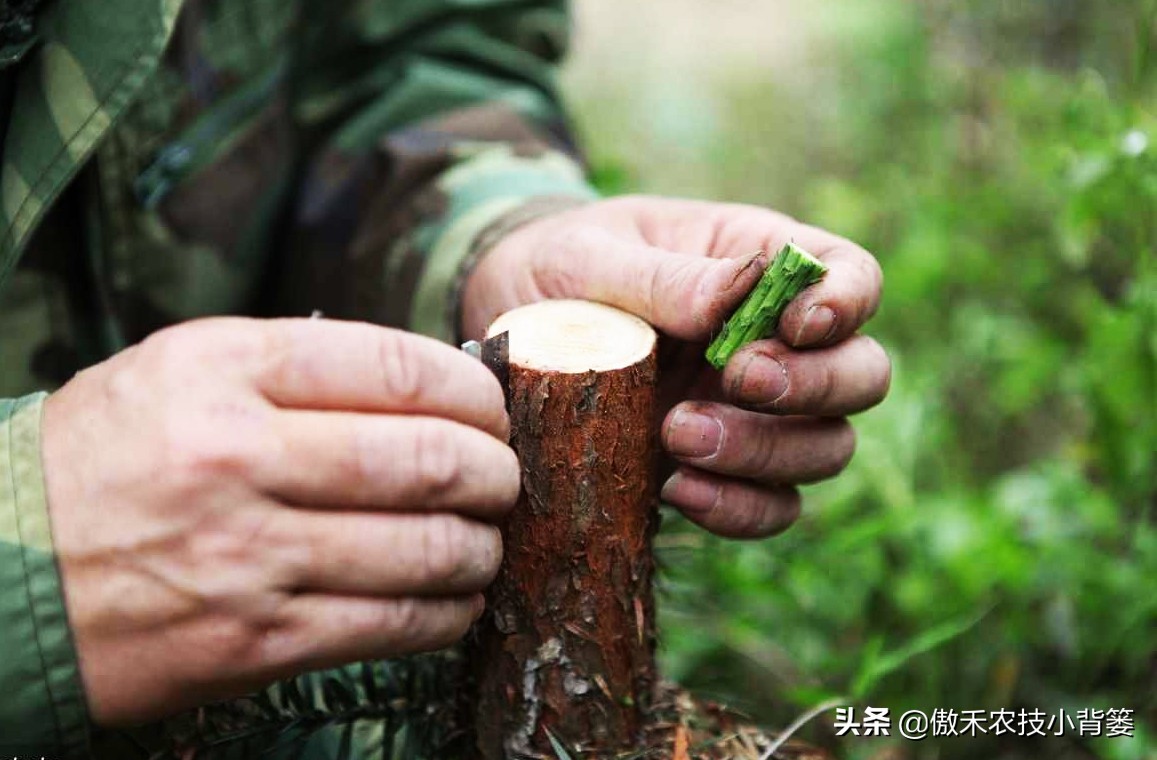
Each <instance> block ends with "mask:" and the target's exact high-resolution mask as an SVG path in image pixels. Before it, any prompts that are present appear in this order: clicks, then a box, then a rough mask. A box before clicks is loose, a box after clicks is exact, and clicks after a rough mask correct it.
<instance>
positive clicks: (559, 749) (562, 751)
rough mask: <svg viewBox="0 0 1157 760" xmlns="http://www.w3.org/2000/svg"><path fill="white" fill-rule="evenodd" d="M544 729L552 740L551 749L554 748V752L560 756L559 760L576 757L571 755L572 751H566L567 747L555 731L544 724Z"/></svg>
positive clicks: (570, 759)
mask: <svg viewBox="0 0 1157 760" xmlns="http://www.w3.org/2000/svg"><path fill="white" fill-rule="evenodd" d="M542 730H543V731H545V732H546V738H547V739H548V740H549V741H550V746H551V749H553V750H554V754H555V755H557V756H558V760H574V758H572V757H571V756H570V753H569V752H567V751H566V747H564V746H562V742H560V741H559V740H558V737H556V736H555V735H554V732H552V731H551V730H550V729H549V728H548V727H546V726H543V727H542Z"/></svg>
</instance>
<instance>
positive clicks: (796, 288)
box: [707, 243, 828, 369]
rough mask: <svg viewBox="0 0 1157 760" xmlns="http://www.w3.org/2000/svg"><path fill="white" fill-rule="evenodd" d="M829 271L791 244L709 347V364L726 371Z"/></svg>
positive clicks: (773, 327)
mask: <svg viewBox="0 0 1157 760" xmlns="http://www.w3.org/2000/svg"><path fill="white" fill-rule="evenodd" d="M827 271H828V268H827V267H826V266H824V265H823V264H822V263H821V262H820V261H819V260H818V259H816V258H815V257H814V256H812V255H811V254H810V253H808V252H807V251H805V250H804V249H802V248H800V247H799V246H797V245H795V244H794V243H788V244H787V245H785V246H784V247H783V249H782V250H781V251H780V252H779V253H778V254H777V255H776V257H775V259H774V260H773V261H772V262H771V264H769V265H768V267H767V269H765V270H764V271H763V276H762V277H760V278H759V282H758V283H756V285H755V288H753V289H752V291H751V293H749V294H748V296H747V298H745V299H744V301H743V303H742V304H740V305H739V308H738V309H737V310H736V311H735V313H734V314H732V315H731V318H730V319H728V320H727V322H726V324H724V325H723V331H722V332H721V333H719V335H717V336H716V337H715V340H713V341H711V345H710V346H708V347H707V361H709V362H711V366H713V367H715V368H716V369H723V367H724V366H725V365H726V364H727V360H728V359H730V358H731V357H732V355H733V354H734V353H735V352H736V351H738V350H739V349H741V348H743V347H744V346H746V345H747V344H748V343H751V342H752V341H756V340H760V339H762V338H766V337H767V336H769V335H771V334H772V333H774V332H775V328H776V326H777V325H778V324H779V317H780V315H781V314H783V310H784V309H786V308H787V305H788V304H789V303H791V300H792V299H793V298H795V297H796V296H797V295H799V294H800V291H802V290H803V289H804V288H806V287H808V286H809V285H813V284H814V283H816V282H819V281H820V279H821V278H822V277H823V276H824V274H826V273H827Z"/></svg>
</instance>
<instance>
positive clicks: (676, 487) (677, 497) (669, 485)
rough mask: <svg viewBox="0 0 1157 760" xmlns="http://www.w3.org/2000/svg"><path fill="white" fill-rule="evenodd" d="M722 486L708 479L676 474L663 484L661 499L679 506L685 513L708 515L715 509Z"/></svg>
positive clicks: (660, 493) (680, 473)
mask: <svg viewBox="0 0 1157 760" xmlns="http://www.w3.org/2000/svg"><path fill="white" fill-rule="evenodd" d="M720 488H721V486H720V485H719V483H717V482H715V481H713V480H710V479H708V478H698V477H688V476H687V475H685V474H684V473H682V472H676V473H675V474H674V475H672V476H671V477H670V478H668V479H667V482H666V483H664V484H663V490H662V491H660V492H659V498H660V499H662V500H663V501H665V502H669V503H672V504H677V505H678V507H679V509H680V511H682V512H684V513H688V512H690V513H698V514H706V513H708V512H710V511H711V510H713V509H715V505H716V503H717V502H718V501H719V493H720Z"/></svg>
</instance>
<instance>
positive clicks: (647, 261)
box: [534, 230, 766, 341]
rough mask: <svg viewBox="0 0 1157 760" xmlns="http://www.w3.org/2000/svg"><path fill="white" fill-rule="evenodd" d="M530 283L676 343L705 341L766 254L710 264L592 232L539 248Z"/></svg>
mask: <svg viewBox="0 0 1157 760" xmlns="http://www.w3.org/2000/svg"><path fill="white" fill-rule="evenodd" d="M543 254H544V255H542V256H541V257H540V258H539V266H537V267H535V272H534V279H535V283H536V285H537V286H538V289H539V291H540V292H541V293H542V294H543V295H545V296H546V297H547V298H583V299H587V300H590V301H599V302H600V303H605V304H609V305H611V306H616V307H618V308H620V309H622V310H624V311H628V312H630V313H632V314H635V315H637V316H639V317H641V318H642V319H644V320H646V321H647V322H649V323H651V324H652V325H654V326H655V327H657V328H658V329H659V330H662V331H663V332H665V333H667V334H668V335H671V336H673V337H675V338H680V339H682V340H694V341H698V340H708V339H709V338H710V337H711V336H712V335H713V334H714V333H716V332H718V331H719V329H720V327H721V325H722V324H723V321H724V319H725V318H726V316H727V314H728V313H729V312H730V311H731V310H732V309H733V308H734V307H735V306H736V305H738V303H739V302H740V301H741V300H742V299H743V297H744V296H745V295H747V293H748V292H749V291H750V290H751V288H752V287H754V285H755V282H756V281H757V280H758V279H759V277H760V275H761V274H762V272H763V269H764V266H763V265H764V264H766V254H764V253H762V252H760V253H754V254H751V255H749V256H745V257H742V258H738V259H713V258H710V257H708V256H695V255H690V254H685V253H674V252H672V251H668V250H665V249H662V248H656V247H654V246H649V245H642V244H636V243H629V242H624V241H623V240H621V239H619V238H617V237H615V236H613V235H611V234H608V233H605V232H603V231H601V230H600V231H595V232H592V233H590V234H586V235H582V236H581V237H580V236H576V238H575V239H572V241H571V245H569V246H568V247H567V250H566V251H557V250H556V251H547V250H543Z"/></svg>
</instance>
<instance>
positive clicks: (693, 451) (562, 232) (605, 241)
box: [462, 197, 891, 538]
mask: <svg viewBox="0 0 1157 760" xmlns="http://www.w3.org/2000/svg"><path fill="white" fill-rule="evenodd" d="M789 240H790V241H794V242H795V243H797V244H799V245H801V246H803V247H804V248H805V249H807V250H808V251H810V252H811V253H813V254H815V255H816V256H817V257H818V258H819V259H821V260H822V261H823V262H824V263H825V264H826V265H827V266H828V267H829V272H828V274H827V276H826V277H825V278H824V280H823V281H822V282H821V283H819V284H818V285H816V286H814V287H812V288H810V289H808V290H807V291H805V292H804V293H803V294H801V296H800V297H799V298H797V299H796V300H795V301H793V302H792V304H791V305H790V306H789V307H788V309H787V311H786V312H785V313H784V315H783V317H782V319H781V320H780V325H779V330H778V334H777V335H776V336H775V337H774V338H771V339H768V340H763V341H758V342H756V343H753V344H751V345H750V346H748V347H746V348H744V349H743V350H741V351H739V352H737V353H736V355H735V356H733V357H732V359H731V361H730V362H728V364H727V366H726V367H725V368H724V370H723V372H722V373H719V372H716V371H715V370H714V369H712V368H711V367H710V366H709V365H707V363H706V362H705V361H704V359H703V348H704V346H705V345H706V343H707V342H708V340H709V339H710V337H711V335H712V333H713V332H714V331H717V330H718V329H719V326H720V325H721V324H722V323H723V321H724V319H725V318H726V317H727V315H728V314H730V313H731V311H733V310H734V308H735V307H736V306H737V305H738V304H739V302H740V301H741V300H742V299H743V297H744V296H745V295H746V294H747V292H748V291H749V290H750V289H751V288H752V286H753V285H754V284H755V281H756V280H757V279H758V278H759V276H760V274H761V272H762V270H763V268H764V265H765V264H766V261H767V257H768V256H769V255H774V254H775V253H776V252H778V251H779V249H780V248H781V247H782V246H783V244H784V243H786V242H788V241H789ZM882 283H883V276H882V274H881V271H880V267H879V265H878V264H877V263H876V260H875V259H874V258H873V257H872V256H871V255H870V254H869V253H867V252H866V251H864V250H863V249H862V248H860V247H859V246H856V245H855V244H853V243H850V242H849V241H847V240H844V239H842V238H840V237H838V236H836V235H832V234H830V233H827V232H824V231H823V230H819V229H817V228H815V227H810V226H807V225H804V224H801V223H799V222H797V221H795V220H794V219H791V218H789V217H786V216H784V215H782V214H777V213H775V212H772V211H768V210H766V209H762V208H757V207H753V206H744V205H736V204H722V203H705V202H696V201H682V200H670V199H665V198H654V197H624V198H616V199H613V200H607V201H601V202H597V203H591V204H588V205H585V206H580V207H578V208H575V209H572V210H569V211H567V212H565V213H560V214H556V215H553V216H548V217H544V218H542V219H539V220H537V221H535V222H532V223H530V224H527V225H525V226H523V227H521V228H519V229H517V230H515V231H514V232H512V233H511V234H510V235H508V236H507V237H505V238H504V239H503V240H502V241H501V242H499V243H498V244H497V245H496V246H495V247H494V248H493V249H492V250H491V251H490V252H489V253H488V254H487V255H486V256H485V257H484V258H483V259H482V261H481V262H480V263H479V264H478V266H477V267H476V269H475V271H474V272H473V273H472V276H471V278H470V280H469V281H468V283H467V285H466V290H465V292H464V294H463V317H462V318H463V324H462V329H463V332H464V334H465V335H467V336H468V337H477V336H478V335H480V334H481V333H483V332H484V330H485V328H486V326H487V325H488V324H489V323H490V321H491V320H493V319H494V317H496V316H497V315H499V314H501V313H502V312H504V311H507V310H509V309H511V308H514V307H516V306H519V305H522V304H525V303H530V302H534V301H537V300H540V299H544V298H587V299H591V300H596V301H602V302H604V303H608V304H611V305H614V306H618V307H620V308H622V309H624V310H626V311H630V312H632V313H634V314H637V315H639V316H640V317H642V318H643V319H646V320H647V321H648V322H650V323H651V324H653V325H655V326H656V327H657V328H659V330H660V331H661V332H662V334H663V336H664V338H663V345H662V346H661V350H660V361H661V367H660V369H661V374H662V387H661V394H662V399H663V402H664V403H663V405H662V410H663V413H664V419H663V420H662V423H661V440H662V442H663V446H664V449H665V451H666V453H667V454H668V455H669V457H668V470H669V471H673V474H672V475H671V477H670V478H669V479H667V480H666V483H665V484H664V487H663V493H662V495H663V498H664V500H665V501H667V502H668V503H670V504H672V505H673V506H675V507H677V508H678V509H680V510H681V511H682V512H683V513H684V514H686V515H687V516H688V517H689V518H690V519H691V520H693V521H695V522H697V523H699V524H700V525H702V526H703V527H705V528H707V529H709V530H711V531H713V532H715V533H719V534H721V535H724V536H731V537H737V538H757V537H762V536H768V535H773V534H775V533H779V532H780V531H782V530H784V529H785V528H787V527H788V526H789V525H791V523H792V522H793V521H794V520H795V519H796V517H797V516H798V515H799V511H800V498H799V493H798V491H797V489H796V488H795V486H796V485H798V484H801V483H809V482H813V481H817V480H822V479H824V478H829V477H831V476H833V475H835V474H837V473H839V472H840V471H841V470H842V469H843V468H844V467H845V466H846V465H847V463H848V461H849V460H850V459H851V457H852V453H853V450H854V448H855V435H854V433H853V431H852V428H851V426H850V425H849V423H848V421H847V419H846V415H849V414H852V413H855V412H859V411H862V410H864V409H867V408H869V407H871V406H873V405H875V404H877V403H879V402H880V401H881V400H882V399H883V398H884V396H885V394H886V393H887V390H888V385H889V382H890V376H891V366H890V362H889V360H888V357H887V355H886V354H885V352H884V350H883V349H882V348H881V347H880V345H879V344H878V343H876V341H874V340H872V339H871V338H869V337H867V336H864V335H861V334H859V333H858V330H859V328H860V327H861V326H862V325H863V324H864V322H866V321H867V320H868V319H869V318H870V317H871V316H872V314H873V313H874V312H875V311H876V308H877V306H878V304H879V299H880V291H881V287H882Z"/></svg>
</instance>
